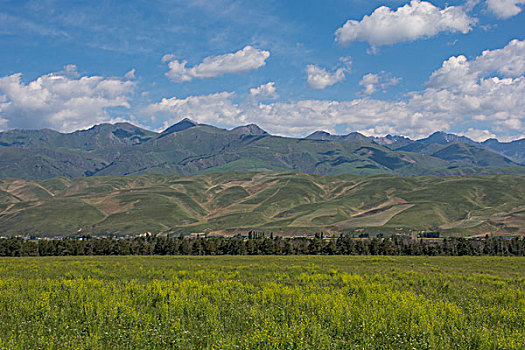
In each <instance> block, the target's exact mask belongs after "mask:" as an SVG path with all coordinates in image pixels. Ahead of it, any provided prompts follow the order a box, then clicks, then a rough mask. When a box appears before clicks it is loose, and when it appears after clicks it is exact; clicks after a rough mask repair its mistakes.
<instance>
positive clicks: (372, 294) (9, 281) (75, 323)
mask: <svg viewBox="0 0 525 350" xmlns="http://www.w3.org/2000/svg"><path fill="white" fill-rule="evenodd" d="M524 348H525V259H524V258H501V257H498V258H496V257H490V258H489V257H483V258H480V257H461V258H457V257H355V256H354V257H342V256H338V257H321V256H303V257H269V256H263V257H249V256H244V257H231V256H224V257H136V256H134V257H97V258H87V257H86V258H17V259H9V258H3V259H0V349H524Z"/></svg>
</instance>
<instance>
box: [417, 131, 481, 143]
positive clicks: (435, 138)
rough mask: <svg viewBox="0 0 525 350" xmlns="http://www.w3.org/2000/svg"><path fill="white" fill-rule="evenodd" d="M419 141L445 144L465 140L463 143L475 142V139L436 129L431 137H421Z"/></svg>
mask: <svg viewBox="0 0 525 350" xmlns="http://www.w3.org/2000/svg"><path fill="white" fill-rule="evenodd" d="M418 141H422V142H424V143H438V144H441V145H444V144H447V143H452V142H463V143H466V144H473V143H475V142H474V141H472V140H471V139H469V138H468V137H465V136H458V135H454V134H448V133H446V132H444V131H436V132H435V133H433V134H432V135H430V136H429V137H427V138H424V139H421V140H418Z"/></svg>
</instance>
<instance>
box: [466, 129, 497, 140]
mask: <svg viewBox="0 0 525 350" xmlns="http://www.w3.org/2000/svg"><path fill="white" fill-rule="evenodd" d="M458 135H459V136H466V137H468V138H470V139H472V140H474V141H478V142H483V141H485V140H487V139H491V138H496V134H494V133H492V132H491V131H490V130H487V129H475V128H468V129H467V131H465V132H459V133H458Z"/></svg>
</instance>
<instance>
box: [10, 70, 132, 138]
mask: <svg viewBox="0 0 525 350" xmlns="http://www.w3.org/2000/svg"><path fill="white" fill-rule="evenodd" d="M21 78H22V75H21V74H20V73H18V74H13V75H10V76H5V77H0V94H1V95H3V97H2V98H0V119H3V120H4V122H3V127H4V128H27V129H35V128H38V129H39V128H53V129H55V130H59V131H73V130H77V129H82V128H86V127H89V126H92V125H93V124H96V123H101V122H105V121H108V120H110V119H111V118H110V116H109V114H108V113H107V111H106V109H107V108H111V107H125V108H129V107H130V106H129V99H130V95H131V93H132V92H133V90H134V87H135V83H134V82H131V81H123V80H121V79H117V78H103V77H100V76H83V77H78V73H77V72H76V67H75V66H74V65H69V66H66V67H64V71H62V72H58V73H51V74H46V75H43V76H41V77H38V78H37V79H36V80H34V81H31V82H29V83H28V84H24V82H22V79H21ZM1 95H0V96H1Z"/></svg>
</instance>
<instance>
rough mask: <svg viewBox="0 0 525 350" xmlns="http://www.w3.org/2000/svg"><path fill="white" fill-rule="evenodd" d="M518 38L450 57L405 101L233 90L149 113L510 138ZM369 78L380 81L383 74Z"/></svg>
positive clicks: (290, 131)
mask: <svg viewBox="0 0 525 350" xmlns="http://www.w3.org/2000/svg"><path fill="white" fill-rule="evenodd" d="M522 45H523V42H520V41H511V42H510V43H509V44H508V45H507V46H505V47H504V48H502V49H498V50H487V51H484V52H483V54H482V55H480V56H478V57H476V58H474V59H473V60H468V59H467V58H465V57H464V56H457V57H451V58H449V59H448V60H446V61H445V62H443V65H442V67H441V68H439V69H438V70H436V71H435V72H434V73H433V74H432V75H431V77H430V78H429V81H428V83H427V87H426V88H425V89H423V90H422V91H415V92H412V93H410V94H409V95H408V96H407V98H406V100H402V101H382V100H378V99H371V98H358V99H354V100H350V101H330V100H302V101H295V102H288V103H284V102H274V103H260V102H257V101H256V100H255V99H252V98H251V97H252V96H251V95H249V96H248V98H246V99H245V101H241V102H240V103H236V102H234V94H233V93H230V92H223V93H219V94H214V95H208V96H192V97H188V98H186V99H177V98H172V99H169V100H166V99H164V100H162V101H161V102H160V103H157V104H153V105H151V106H150V107H148V109H147V110H146V112H147V113H146V114H147V115H151V116H153V115H158V116H161V115H162V116H164V117H166V118H171V119H169V121H170V122H174V121H176V120H179V119H181V118H182V117H187V116H189V117H190V118H194V119H196V120H198V121H203V122H206V123H211V124H216V125H223V126H232V127H233V126H237V125H241V124H246V123H256V124H258V125H259V126H261V127H262V128H263V129H265V130H267V131H269V132H271V133H275V134H279V135H288V136H304V135H307V134H309V133H311V132H313V131H315V130H327V131H329V132H334V131H335V130H334V127H335V125H337V124H345V123H346V124H347V125H348V131H353V130H357V131H360V132H363V133H365V134H367V135H376V136H379V135H385V134H400V135H406V136H409V137H412V138H421V137H425V136H427V135H429V134H430V133H432V132H434V131H437V130H444V131H455V132H462V133H463V134H465V135H468V136H469V137H473V138H475V139H483V138H484V137H493V136H497V137H498V138H500V139H504V140H509V139H512V138H516V137H519V136H520V135H523V134H525V122H524V119H525V77H524V76H523V72H522V70H521V68H520V67H521V65H520V59H519V57H516V55H518V54H519V53H518V52H520V51H519V50H518V49H517V48H521V47H522ZM498 62H499V65H498ZM520 72H521V75H518V73H520ZM498 75H499V76H498ZM372 78H374V77H372ZM370 80H371V83H373V84H381V78H380V77H378V78H377V80H376V79H375V78H374V79H370ZM376 81H377V82H376ZM254 90H257V88H256V89H254ZM480 125H483V127H480ZM451 129H453V130H451Z"/></svg>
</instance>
